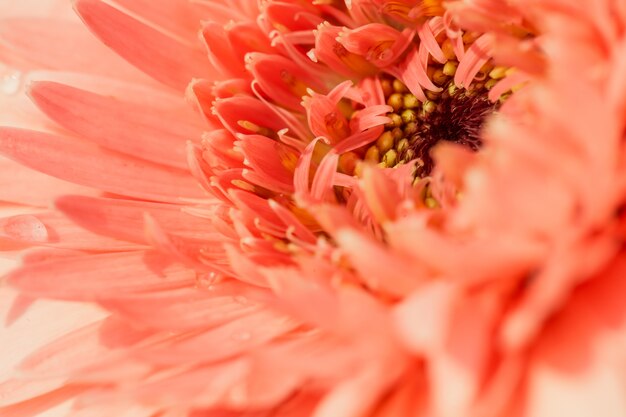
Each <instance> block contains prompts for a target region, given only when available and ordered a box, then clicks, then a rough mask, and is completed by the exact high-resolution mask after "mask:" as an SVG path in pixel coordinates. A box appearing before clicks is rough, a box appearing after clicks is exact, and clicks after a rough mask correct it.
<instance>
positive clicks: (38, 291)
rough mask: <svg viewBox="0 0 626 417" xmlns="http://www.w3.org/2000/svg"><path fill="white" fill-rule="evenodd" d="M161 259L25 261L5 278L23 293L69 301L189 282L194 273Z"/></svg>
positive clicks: (119, 256) (144, 255)
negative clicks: (29, 262) (27, 262)
mask: <svg viewBox="0 0 626 417" xmlns="http://www.w3.org/2000/svg"><path fill="white" fill-rule="evenodd" d="M163 262H164V260H163V259H158V256H157V255H156V254H154V253H149V252H143V251H140V252H127V253H109V254H102V255H87V256H83V257H77V258H69V259H60V260H54V261H48V262H39V263H33V264H28V265H25V266H24V267H22V268H21V269H19V270H17V271H15V272H13V273H12V274H10V275H9V278H8V279H9V282H10V283H12V284H13V285H15V286H16V287H18V288H20V289H21V290H22V291H24V292H25V293H28V294H31V295H34V296H42V297H43V296H45V297H50V298H60V299H70V300H77V299H81V300H94V299H99V298H103V299H105V298H115V297H119V296H122V295H123V294H124V293H129V294H133V293H141V292H150V291H163V290H168V289H174V288H180V287H182V286H187V285H190V284H191V285H193V282H194V280H195V276H196V275H195V272H193V271H191V270H188V269H186V268H184V267H182V266H180V265H168V264H167V263H163ZM165 262H166V261H165ZM86 275H88V276H89V279H85V276H86Z"/></svg>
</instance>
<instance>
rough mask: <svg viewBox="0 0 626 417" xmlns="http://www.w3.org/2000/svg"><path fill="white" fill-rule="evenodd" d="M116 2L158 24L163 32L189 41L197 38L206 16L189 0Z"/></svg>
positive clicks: (147, 20) (149, 22) (143, 18)
mask: <svg viewBox="0 0 626 417" xmlns="http://www.w3.org/2000/svg"><path fill="white" fill-rule="evenodd" d="M116 3H117V4H118V5H119V6H121V7H122V8H123V9H125V10H128V11H129V12H131V13H133V14H134V15H136V16H138V17H139V18H140V19H141V20H142V21H145V22H146V23H148V24H151V25H153V26H157V27H158V28H159V29H160V30H161V31H163V32H168V33H172V34H173V35H176V36H179V37H181V38H184V39H185V40H187V41H188V42H193V41H195V40H196V39H197V34H198V30H199V29H200V24H199V22H200V20H202V19H203V18H204V15H203V14H202V13H200V12H199V10H198V8H196V7H194V6H193V4H192V3H191V2H190V1H188V0H170V1H152V0H117V1H116Z"/></svg>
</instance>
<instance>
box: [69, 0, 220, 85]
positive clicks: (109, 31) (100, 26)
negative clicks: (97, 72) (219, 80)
mask: <svg viewBox="0 0 626 417" xmlns="http://www.w3.org/2000/svg"><path fill="white" fill-rule="evenodd" d="M74 7H75V8H76V11H77V12H78V14H79V15H80V16H81V18H82V19H83V20H84V21H85V23H86V24H87V26H89V28H90V29H91V30H92V31H93V32H94V33H95V34H96V35H97V36H98V37H99V38H100V39H101V40H102V42H104V43H105V44H106V45H108V46H109V47H111V48H112V49H113V50H114V51H115V52H117V53H118V54H120V55H121V56H122V57H123V58H125V59H126V60H128V62H130V63H131V64H133V65H135V66H136V67H137V68H139V69H141V70H142V71H144V72H145V73H146V74H148V75H150V76H152V77H154V78H155V79H156V80H158V81H160V82H162V83H164V84H166V85H169V86H171V87H173V88H176V89H178V90H180V91H184V89H185V87H186V86H187V84H189V81H190V80H191V79H192V78H194V77H195V76H202V75H205V76H206V75H210V74H211V71H212V69H211V68H210V66H209V63H208V61H207V60H206V59H205V58H204V56H203V54H202V52H201V49H200V48H198V47H195V46H192V45H188V44H185V43H182V42H180V41H179V40H177V39H175V38H173V37H171V36H168V35H166V34H164V33H162V32H159V31H157V30H156V29H154V28H152V27H150V26H147V25H146V24H144V23H142V22H139V21H138V20H136V19H134V18H132V17H130V16H129V15H127V14H124V13H123V12H121V11H119V10H117V9H115V8H113V7H111V6H109V5H107V4H106V3H104V2H102V1H99V0H77V1H76V2H75V5H74Z"/></svg>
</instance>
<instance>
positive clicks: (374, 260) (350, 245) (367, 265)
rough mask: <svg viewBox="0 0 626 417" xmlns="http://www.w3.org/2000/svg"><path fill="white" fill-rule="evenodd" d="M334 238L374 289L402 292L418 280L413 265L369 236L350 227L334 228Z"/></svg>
mask: <svg viewBox="0 0 626 417" xmlns="http://www.w3.org/2000/svg"><path fill="white" fill-rule="evenodd" d="M336 238H337V241H338V242H339V244H340V246H341V248H342V249H343V251H345V253H346V254H347V255H348V257H349V259H350V260H351V261H352V262H351V263H352V265H353V266H354V268H356V269H357V270H358V271H360V272H361V274H362V276H363V278H364V279H366V280H367V284H368V285H369V286H371V287H372V288H373V289H377V290H379V291H384V292H389V293H390V294H393V295H399V296H401V295H405V294H407V293H409V292H411V291H412V290H414V289H415V288H416V287H417V285H418V284H419V283H420V277H419V275H418V274H419V271H418V270H416V269H415V268H414V266H413V265H410V264H409V263H408V262H407V261H406V260H404V259H402V258H400V257H399V256H398V255H397V254H395V253H391V252H389V251H387V250H386V249H385V248H384V247H383V246H381V245H380V244H378V243H377V242H375V241H373V240H372V239H371V238H368V237H365V236H364V235H362V234H361V233H358V232H355V231H353V230H349V229H345V230H340V231H339V232H337V237H336ZM389 265H393V266H394V267H393V268H390V267H389Z"/></svg>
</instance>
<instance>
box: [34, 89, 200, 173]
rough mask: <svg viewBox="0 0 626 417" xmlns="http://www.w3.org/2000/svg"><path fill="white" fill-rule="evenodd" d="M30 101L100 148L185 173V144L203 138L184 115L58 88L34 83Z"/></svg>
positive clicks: (186, 115) (186, 114)
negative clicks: (179, 169) (112, 121)
mask: <svg viewBox="0 0 626 417" xmlns="http://www.w3.org/2000/svg"><path fill="white" fill-rule="evenodd" d="M30 96H31V98H32V99H33V100H34V101H35V103H36V104H37V106H38V107H39V108H40V109H41V110H42V111H43V112H44V113H46V115H47V116H48V117H50V118H52V119H53V120H55V121H56V122H57V123H59V124H60V125H62V126H64V127H66V128H67V129H69V130H71V131H73V132H75V133H77V134H79V135H81V136H83V137H85V138H87V139H90V140H93V141H94V142H96V143H98V144H99V145H101V146H103V147H106V148H108V149H112V150H116V151H119V152H124V153H126V154H129V155H132V156H135V157H137V158H142V159H146V160H149V161H153V162H157V163H161V164H164V165H168V166H173V167H176V168H181V169H186V168H187V161H186V142H187V141H188V140H194V139H197V138H199V137H200V136H201V133H202V131H201V129H200V128H199V127H196V124H197V122H196V123H194V122H195V121H192V120H193V119H192V116H193V114H190V113H189V112H176V113H173V112H172V110H168V111H167V112H166V111H163V110H160V109H156V108H150V107H149V106H141V105H138V104H134V103H129V102H126V101H123V100H120V99H118V98H114V97H111V96H102V95H99V94H94V93H91V92H88V91H85V90H80V89H77V88H73V87H70V86H67V85H63V84H57V83H52V82H36V83H34V84H33V85H32V86H31V87H30ZM154 99H155V100H158V99H159V98H158V97H155V98H154ZM111 120H115V123H111V122H110V121H111Z"/></svg>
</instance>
